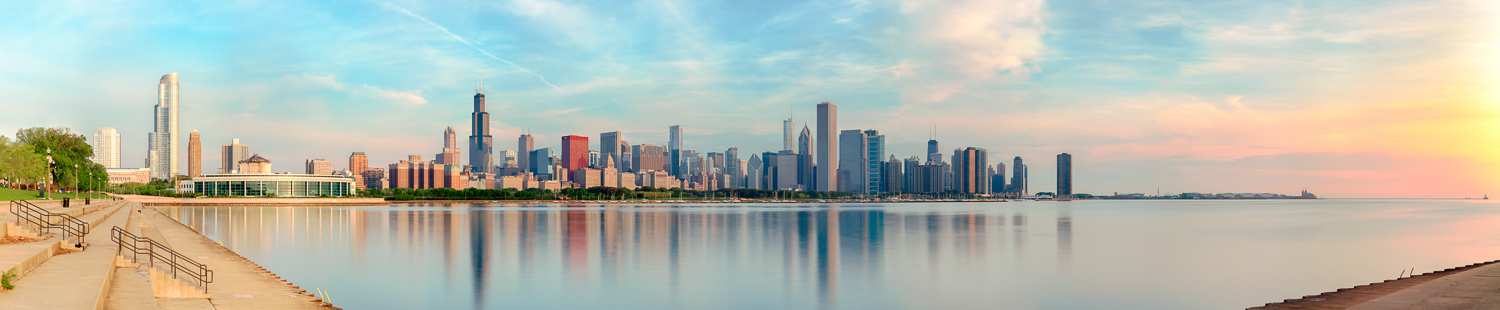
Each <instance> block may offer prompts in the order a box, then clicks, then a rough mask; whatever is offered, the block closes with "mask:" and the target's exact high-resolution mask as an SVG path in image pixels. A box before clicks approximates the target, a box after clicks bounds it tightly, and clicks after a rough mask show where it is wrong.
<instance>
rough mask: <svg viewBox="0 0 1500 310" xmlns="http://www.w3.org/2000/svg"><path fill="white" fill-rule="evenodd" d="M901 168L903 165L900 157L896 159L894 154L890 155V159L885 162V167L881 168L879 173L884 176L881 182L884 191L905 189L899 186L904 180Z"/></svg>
mask: <svg viewBox="0 0 1500 310" xmlns="http://www.w3.org/2000/svg"><path fill="white" fill-rule="evenodd" d="M902 168H904V165H903V163H902V162H901V160H900V159H896V155H891V160H889V161H886V162H885V169H884V170H882V171H881V173H882V174H883V177H884V178H885V181H884V182H883V183H885V191H886V192H899V191H903V190H905V189H904V188H903V187H902V186H901V183H902V181H905V180H906V178H905V176H904V175H903V173H902Z"/></svg>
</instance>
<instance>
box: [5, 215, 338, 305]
mask: <svg viewBox="0 0 1500 310" xmlns="http://www.w3.org/2000/svg"><path fill="white" fill-rule="evenodd" d="M95 202H96V203H95V204H93V205H90V206H87V207H82V206H77V205H75V206H74V207H73V208H66V209H63V208H60V206H54V205H41V206H42V207H43V208H45V209H47V210H48V211H51V212H67V213H69V214H72V215H74V216H75V217H77V218H79V219H80V220H83V221H85V222H88V223H89V224H90V225H91V226H92V230H91V232H90V233H89V234H88V235H87V236H85V237H84V241H85V243H87V244H88V247H87V248H85V249H83V250H82V251H76V252H70V251H68V250H69V249H72V248H73V247H72V246H71V243H69V244H63V242H61V241H63V240H62V238H61V237H60V236H55V235H57V234H56V233H54V234H52V235H43V237H44V238H45V239H42V240H40V241H34V242H27V243H20V244H7V245H0V267H4V269H7V270H11V269H12V267H14V269H17V270H18V273H19V274H20V277H19V278H17V279H15V280H14V281H13V283H15V285H16V288H15V289H14V290H8V291H0V309H131V310H135V309H141V310H156V309H337V308H333V307H332V305H330V304H327V303H324V302H323V300H321V299H318V298H316V297H314V296H312V295H311V294H308V292H307V291H306V290H302V289H300V288H298V287H296V286H294V285H292V284H291V283H287V282H286V281H283V280H282V279H281V278H280V277H278V276H276V275H275V274H273V273H271V272H269V271H267V270H265V269H264V268H261V267H260V266H258V265H256V264H255V263H253V262H250V261H249V260H247V259H245V258H243V257H240V256H239V255H238V254H235V253H234V252H233V251H230V250H229V249H227V248H224V247H223V246H221V245H219V244H218V243H216V242H214V241H213V240H210V239H208V237H205V236H203V235H202V234H199V233H198V232H196V231H193V230H192V229H191V228H188V227H187V226H184V225H182V224H180V223H178V222H177V221H175V220H172V219H171V218H168V217H166V216H165V215H162V214H160V213H159V212H156V210H155V209H154V208H151V207H149V206H147V205H145V204H142V203H140V202H138V201H128V200H127V201H97V200H96V201H95ZM4 214H5V215H7V216H8V215H10V214H9V213H8V212H4ZM5 218H6V219H8V220H9V221H11V222H14V221H15V217H14V216H9V217H5ZM115 227H120V228H122V229H124V230H126V231H127V232H130V233H132V234H135V235H136V236H140V237H145V238H150V239H152V240H154V241H157V242H159V243H162V244H164V245H165V246H167V247H170V248H172V249H173V250H175V251H177V252H178V253H180V254H182V255H184V256H187V257H188V258H190V259H193V260H196V261H198V262H199V263H202V264H204V265H206V266H207V267H208V268H209V269H210V270H213V272H214V279H213V282H212V283H209V284H208V295H207V296H205V295H203V294H202V293H201V291H198V290H196V289H194V288H192V287H191V286H189V285H186V284H184V283H190V281H182V280H179V279H175V278H172V277H171V276H170V275H167V274H165V273H161V271H163V270H170V269H168V268H170V267H167V265H165V264H158V265H157V267H156V268H155V269H154V270H155V272H153V271H152V270H153V269H152V268H148V267H147V266H142V265H143V264H132V263H131V262H130V260H128V259H124V258H121V257H120V256H118V255H116V253H117V250H118V249H119V246H118V245H116V244H115V242H113V241H112V240H111V230H112V229H113V228H115ZM17 232H18V233H21V234H22V235H25V234H29V232H25V231H22V230H17ZM33 236H34V235H33ZM141 258H143V259H147V258H145V256H142V257H141ZM23 268H25V271H20V269H23Z"/></svg>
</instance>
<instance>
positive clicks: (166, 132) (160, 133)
mask: <svg viewBox="0 0 1500 310" xmlns="http://www.w3.org/2000/svg"><path fill="white" fill-rule="evenodd" d="M177 86H178V85H177V72H172V73H168V74H167V75H163V76H161V80H160V81H158V82H157V83H156V107H155V108H154V110H155V113H154V114H153V116H154V117H155V119H153V123H154V124H155V129H156V130H155V131H152V132H151V135H150V139H149V140H150V141H149V142H150V147H149V149H148V150H147V153H146V154H147V155H146V156H147V158H148V161H149V164H150V166H151V177H153V178H158V179H167V178H171V177H172V176H174V175H177V171H178V170H177V156H178V154H179V153H177V119H178V118H179V117H178V113H177V111H178V110H177V108H178V100H177V99H178V94H177V89H178V88H177Z"/></svg>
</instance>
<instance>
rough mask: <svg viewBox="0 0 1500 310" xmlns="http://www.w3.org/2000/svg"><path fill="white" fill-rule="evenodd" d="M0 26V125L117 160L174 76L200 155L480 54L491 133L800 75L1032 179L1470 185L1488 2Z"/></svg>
mask: <svg viewBox="0 0 1500 310" xmlns="http://www.w3.org/2000/svg"><path fill="white" fill-rule="evenodd" d="M0 33H4V34H5V35H4V36H3V38H4V40H0V68H3V69H0V110H4V111H5V113H0V135H7V136H14V132H15V131H16V130H18V129H20V128H26V127H37V126H46V127H53V126H62V127H69V128H72V129H73V130H74V131H75V132H78V133H82V134H84V135H85V136H91V135H92V133H93V132H94V131H95V128H98V127H117V128H119V131H120V133H121V135H122V145H123V146H122V149H123V150H122V154H123V155H122V161H123V162H124V164H125V166H127V167H139V166H141V165H143V163H144V159H145V154H146V142H147V138H146V137H147V133H148V132H149V131H151V130H152V128H151V117H152V106H153V105H155V104H156V85H155V84H156V83H157V81H158V79H159V78H160V77H161V76H162V75H164V74H167V73H171V72H177V73H178V74H179V76H180V77H179V78H180V80H181V86H180V89H181V97H180V98H181V113H182V116H181V129H180V130H181V133H182V135H183V136H182V137H181V138H180V143H182V145H181V146H180V148H181V150H182V152H183V154H182V156H183V157H181V159H180V160H181V162H182V163H183V165H184V166H183V167H184V168H182V169H183V171H181V172H182V173H186V172H187V171H186V168H185V166H186V162H187V159H186V150H187V146H186V144H187V137H186V135H187V133H188V132H191V131H192V130H194V129H197V130H198V131H200V132H201V134H202V139H203V141H204V143H203V144H204V145H203V149H204V162H205V163H204V165H203V170H204V171H206V172H213V171H217V169H218V168H219V167H218V166H219V164H218V163H219V156H220V152H219V146H220V145H223V144H228V143H229V142H230V140H231V139H235V138H238V139H241V141H242V143H244V144H247V145H249V146H250V151H251V152H252V153H256V154H260V155H261V156H263V157H266V158H268V159H270V160H271V161H272V162H273V165H274V166H273V167H274V168H275V169H274V170H276V171H286V172H296V173H300V172H302V171H301V170H302V162H303V161H304V160H306V159H309V158H324V159H327V160H329V161H331V162H333V163H334V166H335V167H336V168H339V169H342V168H344V167H347V162H348V156H349V154H350V153H351V152H356V151H360V152H366V153H367V154H369V158H370V163H371V164H372V165H375V166H383V165H386V164H390V163H394V162H396V161H398V160H401V159H405V158H406V156H407V155H411V154H418V155H422V156H423V157H424V158H430V157H431V156H432V154H436V153H439V152H440V151H441V147H442V146H441V144H442V132H443V130H444V129H445V128H447V127H453V128H454V129H455V130H456V131H458V135H459V136H460V140H466V139H465V138H466V137H467V136H468V135H469V134H470V132H469V116H470V112H472V96H473V95H474V92H475V88H476V84H477V79H479V78H480V77H483V79H484V92H485V94H486V96H487V98H488V102H489V103H488V111H489V112H490V113H491V117H492V124H491V125H492V127H493V129H492V134H493V135H494V136H495V141H496V148H497V149H501V150H513V149H515V148H516V143H515V141H516V137H517V135H518V134H519V133H520V132H522V131H523V130H529V131H530V132H532V133H533V134H535V135H536V137H537V145H538V147H554V148H556V147H558V146H559V145H560V137H561V136H564V135H583V136H588V137H591V141H592V142H594V143H595V144H597V140H598V137H599V133H601V132H607V131H621V132H622V133H623V135H624V140H626V141H627V142H629V143H630V144H632V145H635V144H654V145H665V144H667V137H666V136H667V128H668V127H669V126H671V125H682V126H683V127H684V128H685V130H684V131H685V141H686V148H688V149H695V150H699V151H700V152H711V151H722V150H724V149H726V148H729V147H738V148H739V150H740V153H741V154H749V153H759V152H763V151H774V150H778V149H780V147H781V143H782V141H781V128H782V127H781V126H782V121H783V120H784V119H786V118H787V117H789V116H791V117H794V118H795V121H796V122H797V129H798V130H800V129H801V127H802V126H804V125H806V126H809V127H812V128H816V127H817V124H816V123H815V121H816V114H815V113H816V110H815V106H816V104H817V103H818V102H822V101H829V102H833V103H835V104H838V106H839V115H838V116H839V122H838V124H839V126H840V127H839V129H840V130H846V129H875V130H879V131H880V132H881V133H882V134H885V135H886V136H887V137H886V141H887V143H888V144H889V146H888V148H887V153H888V155H887V156H889V155H895V156H896V157H897V158H907V157H912V156H924V157H925V155H924V154H925V152H926V150H925V146H926V141H927V140H928V139H929V138H931V137H934V136H935V137H936V139H937V140H938V141H939V142H940V144H941V149H942V152H943V153H945V154H951V152H952V150H953V149H955V148H966V147H971V146H972V147H981V148H986V149H988V150H989V153H990V158H989V161H990V162H992V163H994V162H1006V163H1010V162H1011V160H1012V158H1013V157H1016V156H1020V157H1022V158H1023V159H1024V160H1025V161H1026V163H1027V165H1028V166H1029V168H1030V171H1031V173H1030V176H1031V180H1030V187H1031V189H1032V191H1033V192H1039V191H1050V190H1052V189H1053V188H1054V187H1055V184H1056V183H1055V173H1053V171H1055V170H1054V169H1055V163H1056V160H1055V156H1056V154H1058V153H1063V152H1067V153H1071V154H1073V160H1074V167H1073V174H1074V175H1073V178H1074V189H1075V192H1079V193H1093V194H1110V193H1115V192H1119V193H1148V194H1152V193H1156V192H1158V191H1160V192H1162V193H1181V192H1215V193H1217V192H1256V193H1259V192H1272V193H1284V194H1297V193H1298V192H1299V191H1300V190H1302V189H1307V190H1309V191H1311V192H1313V193H1316V194H1319V195H1322V196H1326V197H1478V196H1481V195H1485V194H1487V193H1496V194H1500V143H1497V142H1500V57H1496V56H1500V2H1496V1H1478V0H1433V1H1389V0H1373V1H1372V0H1358V1H1103V0H1100V1H1088V0H1079V1H1039V0H952V1H927V0H912V1H876V0H853V1H849V0H839V1H677V0H652V1H553V0H516V1H493V2H491V1H484V2H469V1H389V2H385V1H284V2H283V1H236V2H225V1H6V2H0ZM934 127H935V128H936V131H935V133H934V131H933V130H932V128H934ZM460 144H461V145H462V144H464V143H462V142H461V143H460ZM594 148H597V145H595V146H594ZM464 152H465V153H467V152H468V150H467V149H466V147H465V150H464ZM463 156H467V154H463ZM745 157H748V155H746V156H745ZM465 158H466V157H465Z"/></svg>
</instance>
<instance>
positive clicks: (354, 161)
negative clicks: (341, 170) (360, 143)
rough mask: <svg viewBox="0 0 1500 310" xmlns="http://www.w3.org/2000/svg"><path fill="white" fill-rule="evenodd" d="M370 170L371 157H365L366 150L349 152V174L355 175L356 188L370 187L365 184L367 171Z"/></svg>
mask: <svg viewBox="0 0 1500 310" xmlns="http://www.w3.org/2000/svg"><path fill="white" fill-rule="evenodd" d="M369 170H370V158H369V157H365V152H354V153H351V154H349V174H351V175H354V187H355V188H356V189H366V188H369V185H368V184H365V183H366V182H365V179H366V178H365V177H364V175H365V171H369Z"/></svg>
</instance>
